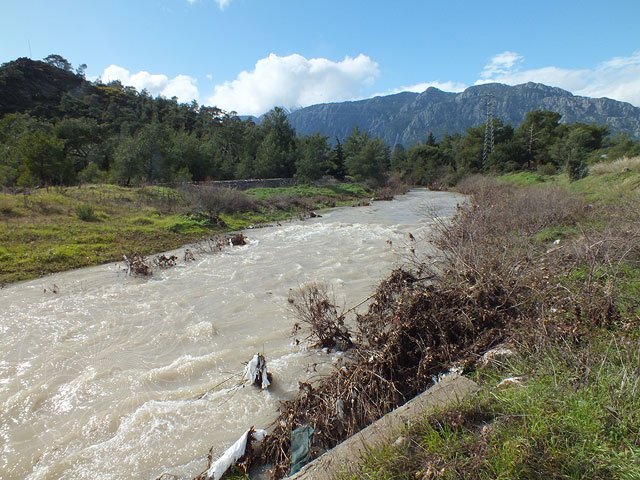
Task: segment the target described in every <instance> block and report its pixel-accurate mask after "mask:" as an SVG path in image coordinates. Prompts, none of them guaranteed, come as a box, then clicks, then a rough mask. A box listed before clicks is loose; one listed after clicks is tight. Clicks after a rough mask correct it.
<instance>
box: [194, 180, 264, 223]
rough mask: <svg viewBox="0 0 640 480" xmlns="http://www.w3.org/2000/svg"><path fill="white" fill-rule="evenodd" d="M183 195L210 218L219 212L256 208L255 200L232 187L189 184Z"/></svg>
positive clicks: (247, 210) (244, 210) (234, 211)
mask: <svg viewBox="0 0 640 480" xmlns="http://www.w3.org/2000/svg"><path fill="white" fill-rule="evenodd" d="M184 196H185V198H186V200H187V202H188V203H190V204H191V205H192V206H193V207H194V208H195V209H196V210H197V211H202V212H206V213H207V214H208V215H209V216H210V217H211V218H217V217H218V216H219V215H220V214H221V213H236V212H252V211H256V210H257V209H258V204H257V203H256V201H255V200H254V199H253V198H251V197H250V196H249V195H247V194H246V193H244V192H240V191H238V190H236V189H232V188H220V187H209V186H198V185H190V186H188V187H185V193H184Z"/></svg>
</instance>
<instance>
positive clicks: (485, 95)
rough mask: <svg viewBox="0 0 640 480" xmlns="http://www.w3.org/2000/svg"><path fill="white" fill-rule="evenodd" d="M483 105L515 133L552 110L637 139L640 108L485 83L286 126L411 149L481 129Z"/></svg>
mask: <svg viewBox="0 0 640 480" xmlns="http://www.w3.org/2000/svg"><path fill="white" fill-rule="evenodd" d="M488 102H490V103H491V105H492V113H493V116H494V118H498V119H500V120H502V121H503V122H504V123H505V124H511V125H513V126H514V127H516V126H517V125H519V124H520V123H521V122H522V121H523V120H524V118H525V115H526V114H527V112H529V111H532V110H551V111H554V112H557V113H560V114H561V115H562V120H561V121H562V122H564V123H575V122H582V123H595V124H599V125H608V126H609V128H610V129H611V131H612V132H614V133H615V132H624V133H627V134H628V135H629V136H631V137H634V138H640V108H638V107H634V106H633V105H631V104H630V103H626V102H619V101H617V100H611V99H609V98H589V97H581V96H577V95H573V94H572V93H571V92H568V91H566V90H562V89H560V88H556V87H549V86H547V85H543V84H540V83H532V82H529V83H525V84H522V85H515V86H508V85H503V84H499V83H490V84H485V85H477V86H473V87H469V88H467V89H466V90H465V91H463V92H460V93H450V92H443V91H442V90H438V89H437V88H433V87H431V88H428V89H427V90H425V91H424V92H422V93H412V92H403V93H398V94H394V95H387V96H379V97H375V98H371V99H367V100H358V101H350V102H340V103H325V104H319V105H312V106H309V107H305V108H301V109H299V110H296V111H293V112H291V113H290V114H289V121H290V123H291V125H292V126H293V127H294V128H295V129H296V132H297V133H299V134H303V135H307V134H312V133H316V132H319V133H321V134H322V135H326V136H328V137H329V138H330V139H332V140H333V139H335V138H338V139H340V140H341V141H342V140H344V139H345V138H346V137H347V136H348V135H349V134H350V133H351V132H352V131H353V129H354V128H355V127H358V128H359V129H361V130H363V131H365V132H367V133H368V134H370V135H372V136H376V137H380V138H382V139H383V140H384V141H385V142H386V143H387V144H388V145H390V146H394V145H397V144H402V145H404V146H410V145H412V144H414V143H416V142H418V141H424V140H425V139H426V138H427V135H428V134H429V132H431V133H433V135H434V136H435V137H436V138H440V137H442V135H444V134H445V133H449V134H455V133H464V132H465V130H466V129H467V128H469V127H473V126H478V125H482V124H484V123H485V122H486V118H487V104H488Z"/></svg>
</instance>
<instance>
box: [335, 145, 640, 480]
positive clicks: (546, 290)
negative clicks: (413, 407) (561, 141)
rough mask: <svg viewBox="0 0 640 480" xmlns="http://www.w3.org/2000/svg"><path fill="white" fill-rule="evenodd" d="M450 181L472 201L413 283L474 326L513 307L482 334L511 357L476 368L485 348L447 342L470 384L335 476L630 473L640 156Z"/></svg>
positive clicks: (636, 408) (637, 416)
mask: <svg viewBox="0 0 640 480" xmlns="http://www.w3.org/2000/svg"><path fill="white" fill-rule="evenodd" d="M459 188H460V190H462V191H464V192H466V193H469V194H470V195H471V196H472V198H473V204H472V206H470V207H468V208H464V209H463V210H462V211H461V212H460V213H459V215H458V216H457V217H456V218H455V219H454V221H453V223H452V224H451V225H442V226H441V227H440V229H439V231H438V232H437V234H436V241H437V242H438V243H439V245H440V246H441V248H442V249H443V255H444V258H443V260H444V264H443V266H442V270H440V273H438V274H436V277H435V278H434V279H433V281H432V287H422V288H425V289H426V288H434V289H435V290H436V291H437V292H438V293H439V294H445V295H451V293H452V292H453V293H454V298H457V302H459V303H458V305H459V306H455V304H450V305H448V306H447V311H445V310H443V311H442V312H441V313H442V314H449V311H450V310H451V309H453V310H454V311H455V310H462V311H463V312H465V313H467V314H468V318H467V321H468V328H469V329H470V330H472V331H475V332H478V328H479V327H482V325H483V324H484V323H486V321H487V319H486V318H482V317H479V316H478V315H477V308H478V305H489V306H491V308H492V309H494V312H493V313H492V316H493V318H494V320H493V321H494V322H495V321H496V320H499V319H500V318H501V316H502V315H504V313H506V312H508V311H511V312H512V314H511V318H510V320H509V322H502V323H501V329H500V330H498V331H496V330H494V331H487V330H486V329H483V331H481V332H478V333H479V334H481V335H487V334H488V335H489V336H490V340H489V342H488V343H489V344H492V345H493V346H495V345H497V344H506V345H508V346H509V347H510V348H511V349H513V351H514V352H515V354H514V355H513V356H510V357H503V358H500V359H498V360H497V361H494V362H489V363H488V364H486V365H485V364H483V363H482V362H481V361H479V360H480V357H479V354H481V353H482V351H473V350H466V351H464V352H463V353H464V354H463V355H460V354H459V353H458V352H456V351H455V350H453V351H452V349H449V351H452V353H453V354H452V355H450V356H449V358H448V359H446V361H444V362H442V366H443V367H444V366H445V365H447V364H448V365H449V366H451V365H458V366H459V367H460V368H461V369H462V370H463V371H464V372H465V374H466V375H469V376H470V377H471V378H473V379H474V380H476V381H477V382H478V383H479V384H480V385H481V390H480V393H479V394H477V395H475V396H474V397H472V398H470V399H467V400H466V401H465V402H463V404H462V405H459V406H456V407H452V408H450V409H448V410H444V411H441V412H439V413H437V414H435V415H431V416H428V417H425V418H424V419H422V420H421V421H419V422H418V423H417V424H415V425H413V426H412V427H411V428H409V429H408V430H406V431H402V432H396V433H397V436H398V440H397V441H395V442H393V443H390V444H388V445H387V446H385V447H382V448H378V449H375V450H373V451H371V452H369V453H368V454H367V455H366V456H365V458H364V459H362V460H361V463H360V464H359V465H357V466H356V467H355V468H351V469H346V467H345V470H344V472H343V473H342V474H341V477H340V478H342V479H343V480H346V479H349V480H356V479H358V480H360V479H416V478H420V479H459V478H466V479H495V478H505V479H506V478H509V479H534V478H545V479H547V478H549V479H570V478H575V479H578V478H580V479H601V478H621V479H635V478H640V413H639V412H640V396H639V395H638V394H639V393H640V392H639V390H638V389H639V388H640V347H639V345H640V343H639V340H640V339H639V338H638V327H639V326H640V216H639V213H638V208H637V205H638V204H639V201H640V158H637V157H636V158H633V159H623V160H620V161H617V162H611V163H601V164H596V165H593V166H592V167H591V173H590V175H588V176H587V177H585V178H584V179H582V180H579V181H577V182H568V181H567V178H566V177H563V176H560V177H548V176H540V175H531V174H527V173H521V174H515V175H509V176H505V177H498V178H496V179H487V178H471V179H468V180H466V181H464V182H462V184H461V185H460V186H459ZM414 295H415V294H414ZM470 299H472V300H470ZM442 322H443V324H444V325H450V324H451V320H450V319H447V320H443V321H442ZM441 332H445V333H446V334H447V335H450V334H451V332H452V330H451V328H447V329H443V330H441ZM485 342H486V340H485ZM449 343H453V344H457V343H459V342H457V340H456V339H455V337H454V338H453V339H451V337H449ZM469 354H471V355H470V356H469ZM505 378H511V379H512V380H511V382H510V386H505V384H504V383H502V384H501V383H500V382H501V380H503V379H505Z"/></svg>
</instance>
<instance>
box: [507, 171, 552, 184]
mask: <svg viewBox="0 0 640 480" xmlns="http://www.w3.org/2000/svg"><path fill="white" fill-rule="evenodd" d="M552 178H553V177H549V176H546V175H540V174H538V173H533V172H516V173H507V174H504V175H500V176H499V177H497V179H498V181H500V182H503V183H508V184H512V185H517V186H519V187H525V186H528V185H537V184H540V183H544V182H548V181H550V179H552Z"/></svg>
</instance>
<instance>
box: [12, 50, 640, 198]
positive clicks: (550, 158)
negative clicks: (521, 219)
mask: <svg viewBox="0 0 640 480" xmlns="http://www.w3.org/2000/svg"><path fill="white" fill-rule="evenodd" d="M85 69H86V66H85V65H81V66H79V67H77V68H76V69H74V68H73V66H72V65H71V64H70V63H69V62H68V61H67V60H66V59H64V58H63V57H61V56H60V55H49V56H48V57H46V58H45V59H44V60H43V61H34V60H31V59H28V58H19V59H17V60H15V61H12V62H8V63H5V64H3V65H2V66H1V67H0V184H1V185H2V186H4V187H16V186H17V187H21V186H46V185H55V184H63V185H72V184H79V183H100V182H110V183H117V184H120V185H139V184H143V183H156V184H157V183H166V182H176V181H204V180H224V179H237V178H269V177H296V178H298V179H300V180H314V179H317V178H320V177H321V176H323V175H333V176H335V177H337V178H344V177H345V176H349V177H351V178H353V179H354V180H357V181H367V182H370V183H372V184H381V183H384V182H385V181H386V180H387V179H388V178H389V177H390V175H392V174H395V175H396V176H400V177H402V178H403V179H404V180H406V181H408V182H411V183H416V184H426V185H438V184H452V183H455V181H457V179H459V178H461V177H462V176H464V175H465V174H468V173H474V172H481V171H512V170H519V169H530V170H535V169H541V170H543V171H544V172H546V173H549V172H555V171H557V170H559V169H562V168H569V170H570V173H571V176H572V177H575V178H577V177H580V176H581V175H582V174H583V173H584V171H585V168H586V164H587V163H588V162H590V161H592V160H596V159H597V160H599V159H602V158H609V159H614V158H618V157H620V156H624V155H637V154H638V153H640V146H639V145H640V144H639V143H638V142H637V141H636V140H634V139H633V138H632V137H630V136H628V135H626V134H624V133H612V130H611V129H610V128H609V127H608V126H606V125H597V124H590V123H571V124H567V123H565V122H563V118H562V116H561V115H560V114H559V113H556V112H551V111H544V110H533V111H529V112H528V113H526V115H525V116H524V120H523V121H521V122H519V123H518V124H517V127H514V126H511V125H509V124H505V123H503V122H502V121H501V120H500V119H497V118H496V119H495V120H493V122H492V123H491V124H490V126H491V129H489V130H490V131H492V132H493V133H492V137H493V141H489V142H487V141H485V137H486V135H485V134H486V133H487V126H486V125H483V123H484V121H483V120H479V121H478V122H477V123H476V124H475V125H474V126H472V127H470V128H467V129H466V131H465V132H464V133H455V134H451V135H450V134H448V133H444V134H442V135H441V136H439V137H438V139H439V141H436V137H435V136H434V135H433V134H431V133H429V132H428V131H426V130H425V131H423V132H416V138H417V139H418V140H417V141H416V142H415V143H412V144H411V145H410V146H409V147H408V148H406V149H405V148H404V147H402V146H401V145H400V144H399V143H398V142H392V143H391V142H386V141H385V140H384V139H385V138H389V133H388V132H387V131H384V132H383V134H381V135H380V136H373V135H371V134H369V133H367V132H366V131H364V130H361V129H358V128H355V129H353V130H350V131H349V132H348V134H345V135H346V138H344V139H343V142H341V139H339V138H329V137H328V136H325V135H322V134H320V133H317V132H308V135H299V134H297V133H296V130H295V129H294V127H293V126H292V123H290V118H291V117H288V116H287V113H286V112H285V111H284V110H283V109H281V108H277V107H276V108H274V109H273V110H271V111H270V112H268V113H267V114H265V115H264V116H263V117H262V119H261V122H260V123H259V124H256V123H255V122H253V121H252V120H251V119H244V120H243V119H241V118H240V117H238V116H237V115H236V114H235V113H234V112H224V111H222V110H220V109H218V108H216V107H209V106H204V105H198V104H197V103H196V102H192V103H190V104H184V103H178V101H177V99H176V98H171V99H167V98H163V97H156V98H154V97H152V96H151V95H149V94H148V93H147V92H146V91H142V92H138V91H136V90H135V89H134V88H133V87H127V86H124V85H122V84H121V83H119V82H111V83H109V84H104V83H101V82H100V81H96V82H90V81H87V80H86V79H85V77H84V70H85ZM545 88H548V87H545ZM436 94H438V92H436V93H433V92H432V94H430V95H436ZM439 94H443V95H445V94H444V93H443V92H439ZM411 95H413V94H400V95H397V96H394V97H393V98H395V99H396V100H397V102H396V103H397V105H396V107H398V106H399V105H400V104H401V103H403V102H404V101H405V100H406V99H407V98H409V97H411ZM446 95H448V94H446ZM376 101H377V102H378V103H380V100H376V99H372V100H371V102H374V103H375V102H376ZM617 103H620V102H617ZM354 118H355V117H354ZM479 118H481V117H479ZM589 118H590V117H589ZM577 120H580V118H577V119H576V121H577ZM327 121H328V122H332V120H331V118H328V119H327ZM416 128H417V127H416ZM439 128H443V127H442V126H440V127H439Z"/></svg>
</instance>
